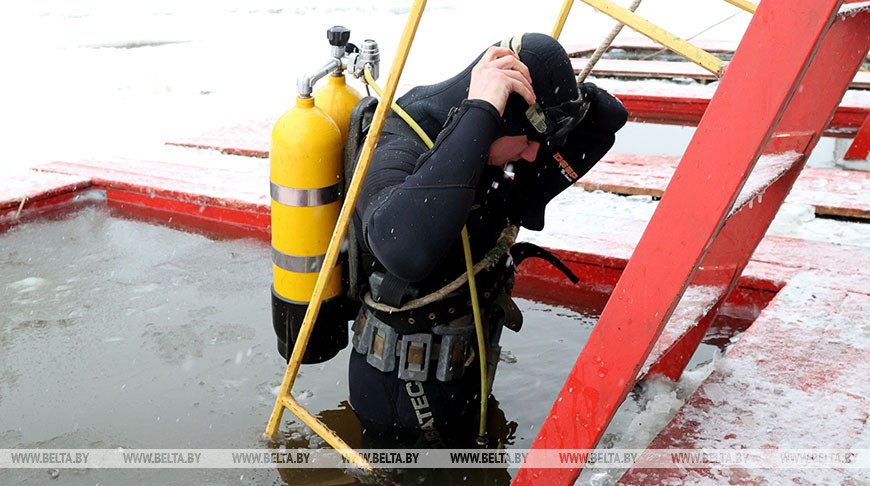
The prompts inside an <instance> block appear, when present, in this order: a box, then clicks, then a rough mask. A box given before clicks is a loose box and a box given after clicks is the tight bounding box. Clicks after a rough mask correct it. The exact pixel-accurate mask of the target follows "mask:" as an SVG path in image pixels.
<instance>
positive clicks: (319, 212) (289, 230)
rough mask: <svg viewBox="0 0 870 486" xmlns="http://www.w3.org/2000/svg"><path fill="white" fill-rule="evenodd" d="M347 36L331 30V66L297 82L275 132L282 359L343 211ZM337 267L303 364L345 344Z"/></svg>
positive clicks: (349, 104)
mask: <svg viewBox="0 0 870 486" xmlns="http://www.w3.org/2000/svg"><path fill="white" fill-rule="evenodd" d="M349 36H350V31H349V30H347V29H344V28H343V27H333V28H331V29H329V31H328V33H327V37H328V38H329V41H330V44H332V46H333V58H332V59H331V60H330V62H329V63H327V64H326V65H325V66H323V67H322V68H321V69H320V70H319V71H317V72H315V73H314V74H309V75H307V76H306V77H304V78H301V79H300V80H299V82H298V89H299V96H298V97H297V98H296V106H294V107H293V108H291V109H290V110H288V111H287V112H286V113H284V115H283V116H281V118H280V119H279V120H278V122H277V123H276V124H275V127H274V129H273V130H272V143H271V149H270V153H269V158H270V162H271V196H272V268H273V285H272V325H273V327H274V329H275V333H276V335H277V338H278V351H279V353H281V356H283V357H284V358H285V359H289V358H290V355H291V354H292V352H293V346H294V344H295V341H296V336H297V335H298V333H299V329H300V327H301V325H302V320H303V318H304V316H305V311H306V308H307V307H308V303H309V301H310V300H311V295H312V293H313V291H314V285H315V283H316V281H317V275H318V273H319V272H320V268H321V265H322V262H323V259H324V257H325V255H326V250H327V247H328V246H329V240H330V238H331V237H332V232H333V230H334V228H335V224H336V221H338V215H339V212H340V210H341V203H342V199H341V198H342V188H343V185H344V181H343V177H342V174H343V159H342V150H343V148H344V138H345V137H346V135H347V127H348V124H349V121H350V113H351V110H352V109H353V106H354V105H355V104H356V102H357V101H359V100H360V98H361V97H360V95H359V93H357V92H356V90H354V89H353V88H351V87H349V86H347V84H346V81H345V77H344V75H343V74H341V70H342V67H343V65H344V64H343V63H344V62H345V61H346V60H343V59H342V57H343V55H344V52H345V46H346V44H347V41H348V38H349ZM327 73H332V74H333V75H331V76H329V81H328V83H327V85H326V86H324V87H323V88H321V89H320V90H318V92H317V94H315V96H314V97H312V96H311V87H312V86H313V84H314V82H316V81H317V79H319V78H320V77H323V76H324V75H326V74H327ZM342 266H343V265H342V264H341V263H339V264H338V265H337V266H336V267H335V268H334V269H333V270H332V275H331V277H330V280H329V283H328V284H327V287H326V292H325V294H324V301H323V304H322V307H321V309H320V313H319V316H318V319H317V322H316V325H315V327H314V332H313V333H312V335H311V340H310V341H309V343H308V347H307V348H306V352H305V355H304V356H303V359H302V362H303V363H321V362H323V361H327V360H329V359H331V358H332V357H334V356H335V355H336V354H337V353H338V352H339V351H341V350H342V349H344V348H345V347H346V346H347V344H348V336H347V335H348V330H347V326H348V320H349V319H352V318H353V315H354V309H353V307H354V306H353V305H350V303H349V302H348V299H347V298H346V297H345V295H344V291H343V288H342V287H343V286H342V282H343V278H342Z"/></svg>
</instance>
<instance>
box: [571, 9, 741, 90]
mask: <svg viewBox="0 0 870 486" xmlns="http://www.w3.org/2000/svg"><path fill="white" fill-rule="evenodd" d="M583 2H584V3H586V4H587V5H589V6H591V7H593V8H595V9H596V10H599V11H601V12H603V13H605V14H607V15H609V16H610V17H612V18H613V19H615V20H616V21H618V22H621V23H623V24H625V25H627V26H629V27H631V28H632V29H634V30H636V31H637V32H639V33H641V34H643V35H645V36H647V37H649V38H650V39H652V40H654V41H656V42H658V43H659V44H661V45H663V46H665V47H667V48H668V49H670V50H671V51H673V52H675V53H677V54H679V55H681V56H683V57H685V58H686V59H688V60H689V61H692V62H693V63H695V64H697V65H699V66H701V67H702V68H704V69H706V70H708V71H710V72H712V73H713V74H716V75H719V74H720V73H721V72H722V67H723V66H724V65H725V63H724V62H722V60H721V59H719V58H717V57H716V56H714V55H712V54H710V53H709V52H707V51H705V50H703V49H700V48H698V47H697V46H695V45H693V44H691V43H689V42H686V41H684V40H683V39H681V38H680V37H679V36H676V35H674V34H672V33H670V32H668V31H666V30H665V29H663V28H661V27H659V26H658V25H655V24H653V23H652V22H650V21H648V20H646V19H645V18H643V17H640V16H638V15H637V14H635V13H634V12H632V11H630V10H628V9H626V8H623V7H621V6H619V5H617V4H615V3H613V2H611V1H609V0H583Z"/></svg>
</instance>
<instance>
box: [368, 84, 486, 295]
mask: <svg viewBox="0 0 870 486" xmlns="http://www.w3.org/2000/svg"><path fill="white" fill-rule="evenodd" d="M500 123H501V117H500V116H499V114H498V111H497V110H496V109H495V107H493V106H492V105H491V104H490V103H488V102H486V101H482V100H465V101H463V102H462V104H461V105H460V108H459V111H458V112H457V113H456V115H455V116H454V117H453V118H452V119H451V120H450V121H449V122H448V123H447V126H446V127H445V128H444V129H443V130H442V131H441V133H440V134H439V135H438V138H437V139H436V141H435V145H434V147H433V148H432V149H431V150H429V151H425V152H423V150H425V149H422V150H421V148H420V146H419V145H418V144H416V143H411V142H410V141H409V140H408V139H406V138H403V137H396V136H391V137H389V138H388V139H387V140H383V139H382V143H381V144H379V146H378V149H377V150H376V151H375V155H374V158H373V160H372V166H371V169H370V171H369V175H368V176H367V179H366V183H365V185H364V188H363V191H362V195H361V199H360V204H359V206H358V207H357V211H358V214H359V215H360V216H361V222H362V236H361V238H362V240H363V241H361V243H362V244H364V245H365V246H366V247H368V249H369V250H370V251H371V253H373V254H374V255H375V257H376V258H377V259H378V261H380V262H381V264H382V265H384V267H386V269H387V270H389V271H390V272H391V273H393V274H395V275H396V276H397V277H399V278H402V279H404V280H407V281H410V282H418V281H420V280H422V279H424V278H425V277H426V276H427V275H429V273H431V272H432V270H433V269H434V268H435V266H436V265H437V264H438V261H439V260H440V259H441V257H442V256H443V255H444V254H445V253H446V251H447V250H448V248H449V247H450V245H451V244H452V243H453V242H454V241H455V240H456V238H457V236H458V235H459V232H460V230H461V229H462V225H463V224H465V220H466V219H467V217H468V212H469V210H470V208H471V205H472V202H473V200H474V194H475V191H476V188H477V184H478V181H479V180H480V176H481V173H482V172H483V169H484V167H485V166H486V162H487V157H488V153H489V146H490V145H491V144H492V142H493V141H494V140H495V139H496V138H497V136H498V132H499V128H500Z"/></svg>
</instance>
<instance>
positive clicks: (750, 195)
mask: <svg viewBox="0 0 870 486" xmlns="http://www.w3.org/2000/svg"><path fill="white" fill-rule="evenodd" d="M800 157H801V154H799V153H797V152H785V153H782V154H767V155H762V156H761V157H760V158H759V159H758V162H757V163H756V164H755V168H753V169H752V172H751V173H750V174H749V178H748V179H746V183H745V184H743V189H741V190H740V194H739V195H738V196H737V201H735V202H734V206H733V207H732V208H731V214H730V215H734V214H736V213H737V212H738V211H740V209H742V208H743V206H745V205H746V204H747V203H748V204H749V208H750V209H752V205H753V201H754V200H755V198H756V197H758V200H759V202H761V198H762V197H763V196H764V191H765V190H766V189H767V188H768V187H770V186H771V184H773V183H774V182H776V180H777V179H779V178H780V177H782V175H783V174H785V173H786V172H788V170H789V169H791V168H792V166H793V165H794V164H795V163H796V162H797V161H798V160H799V159H800ZM730 215H729V216H730Z"/></svg>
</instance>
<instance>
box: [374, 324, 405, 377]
mask: <svg viewBox="0 0 870 486" xmlns="http://www.w3.org/2000/svg"><path fill="white" fill-rule="evenodd" d="M369 327H372V328H373V329H372V330H371V331H370V332H371V335H372V338H371V340H370V341H369V343H370V345H369V349H368V354H367V355H366V361H367V362H368V364H370V365H372V366H374V367H375V368H376V369H378V370H380V371H383V372H384V373H389V372H391V371H393V370H394V369H396V341H397V340H398V337H399V334H398V333H397V332H396V330H395V329H393V328H392V327H390V326H388V325H387V324H384V323H383V322H381V320H380V319H378V318H377V317H375V316H374V314H369V315H368V319H367V320H366V328H369Z"/></svg>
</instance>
